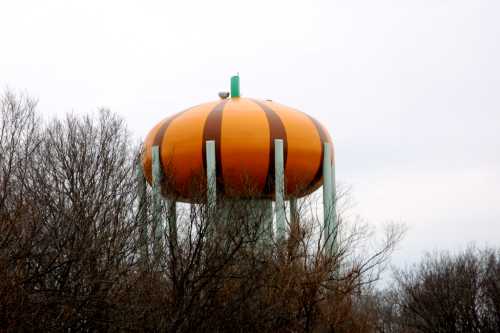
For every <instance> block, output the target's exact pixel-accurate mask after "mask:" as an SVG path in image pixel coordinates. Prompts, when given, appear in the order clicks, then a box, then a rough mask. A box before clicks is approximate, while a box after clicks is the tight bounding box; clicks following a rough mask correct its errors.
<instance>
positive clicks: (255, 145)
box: [221, 98, 269, 191]
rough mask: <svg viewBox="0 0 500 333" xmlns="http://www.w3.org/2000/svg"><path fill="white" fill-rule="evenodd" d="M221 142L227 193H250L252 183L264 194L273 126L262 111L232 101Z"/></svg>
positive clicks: (224, 117) (243, 101) (226, 111)
mask: <svg viewBox="0 0 500 333" xmlns="http://www.w3.org/2000/svg"><path fill="white" fill-rule="evenodd" d="M221 141H222V142H221V159H222V174H223V177H224V183H225V187H226V190H230V189H239V190H241V191H247V190H248V188H247V187H248V183H249V182H250V183H251V184H254V186H255V187H256V188H255V190H260V191H262V190H263V188H264V185H265V181H266V177H267V171H268V164H269V125H268V122H267V118H266V115H265V113H264V111H263V110H262V108H260V107H259V106H258V105H257V104H255V103H254V102H252V101H250V100H248V99H245V98H235V99H232V100H230V101H229V102H228V103H227V104H226V106H225V108H224V112H223V115H222V128H221ZM252 187H253V186H252ZM250 190H254V189H253V188H251V189H250Z"/></svg>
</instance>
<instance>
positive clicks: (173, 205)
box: [167, 200, 177, 248]
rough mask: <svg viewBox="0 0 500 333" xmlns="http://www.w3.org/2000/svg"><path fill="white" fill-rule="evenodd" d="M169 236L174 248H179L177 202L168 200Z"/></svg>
mask: <svg viewBox="0 0 500 333" xmlns="http://www.w3.org/2000/svg"><path fill="white" fill-rule="evenodd" d="M167 205H168V236H169V240H170V244H171V246H172V247H173V248H176V247H177V202H176V201H175V200H168V203H167Z"/></svg>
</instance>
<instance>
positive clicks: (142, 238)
mask: <svg viewBox="0 0 500 333" xmlns="http://www.w3.org/2000/svg"><path fill="white" fill-rule="evenodd" d="M137 197H138V199H139V211H138V223H139V230H140V231H139V247H140V256H141V261H142V262H143V263H146V262H147V261H148V257H149V253H148V252H149V251H148V225H147V223H146V216H147V208H148V207H147V206H146V200H145V198H146V179H145V178H144V172H143V170H142V163H141V162H139V163H137Z"/></svg>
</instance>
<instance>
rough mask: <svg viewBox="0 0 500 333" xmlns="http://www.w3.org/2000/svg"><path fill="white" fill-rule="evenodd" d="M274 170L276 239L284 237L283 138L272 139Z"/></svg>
mask: <svg viewBox="0 0 500 333" xmlns="http://www.w3.org/2000/svg"><path fill="white" fill-rule="evenodd" d="M274 161H275V165H274V170H275V189H276V198H275V206H274V209H275V211H276V235H277V238H278V240H281V239H284V238H285V233H286V220H285V180H284V178H285V177H284V166H283V164H284V163H283V140H281V139H276V140H274Z"/></svg>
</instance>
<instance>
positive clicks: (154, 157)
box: [152, 146, 163, 254]
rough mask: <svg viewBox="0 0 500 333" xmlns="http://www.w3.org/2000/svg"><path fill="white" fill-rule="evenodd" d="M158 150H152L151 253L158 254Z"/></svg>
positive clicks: (159, 214) (159, 231)
mask: <svg viewBox="0 0 500 333" xmlns="http://www.w3.org/2000/svg"><path fill="white" fill-rule="evenodd" d="M160 163H161V162H160V150H159V148H158V146H153V148H152V164H153V165H152V176H153V177H152V178H153V179H152V180H153V212H152V213H153V225H152V234H153V235H152V237H153V240H154V241H153V251H154V253H155V254H158V253H159V252H158V251H160V249H161V243H162V236H163V225H162V224H163V223H162V218H161V216H162V212H163V207H162V206H163V205H162V198H161V177H162V170H161V164H160Z"/></svg>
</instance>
